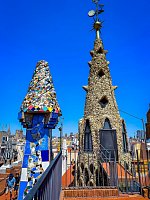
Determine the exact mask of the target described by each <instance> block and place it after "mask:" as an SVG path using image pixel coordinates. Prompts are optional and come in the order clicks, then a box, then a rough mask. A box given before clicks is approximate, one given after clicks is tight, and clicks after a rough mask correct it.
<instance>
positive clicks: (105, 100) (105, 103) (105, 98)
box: [99, 96, 108, 108]
mask: <svg viewBox="0 0 150 200" xmlns="http://www.w3.org/2000/svg"><path fill="white" fill-rule="evenodd" d="M99 104H100V105H101V108H105V107H106V106H107V104H108V98H107V97H106V96H103V97H102V98H101V100H100V101H99Z"/></svg>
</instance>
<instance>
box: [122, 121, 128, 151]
mask: <svg viewBox="0 0 150 200" xmlns="http://www.w3.org/2000/svg"><path fill="white" fill-rule="evenodd" d="M122 140H123V152H124V153H126V152H128V142H127V132H126V129H125V124H124V122H122Z"/></svg>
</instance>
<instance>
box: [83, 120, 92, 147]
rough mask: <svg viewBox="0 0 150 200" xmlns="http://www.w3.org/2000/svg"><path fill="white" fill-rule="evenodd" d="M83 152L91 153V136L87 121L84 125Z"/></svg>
mask: <svg viewBox="0 0 150 200" xmlns="http://www.w3.org/2000/svg"><path fill="white" fill-rule="evenodd" d="M84 151H93V147H92V134H91V129H90V122H89V120H86V125H85V132H84Z"/></svg>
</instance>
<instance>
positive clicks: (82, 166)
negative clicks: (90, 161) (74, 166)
mask: <svg viewBox="0 0 150 200" xmlns="http://www.w3.org/2000/svg"><path fill="white" fill-rule="evenodd" d="M81 170H82V173H83V170H84V164H83V163H81Z"/></svg>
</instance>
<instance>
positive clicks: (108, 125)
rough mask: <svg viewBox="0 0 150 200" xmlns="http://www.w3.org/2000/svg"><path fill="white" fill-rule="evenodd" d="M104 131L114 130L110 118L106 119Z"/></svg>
mask: <svg viewBox="0 0 150 200" xmlns="http://www.w3.org/2000/svg"><path fill="white" fill-rule="evenodd" d="M103 129H112V128H111V124H110V121H109V119H108V118H106V119H105V122H104V127H103Z"/></svg>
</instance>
